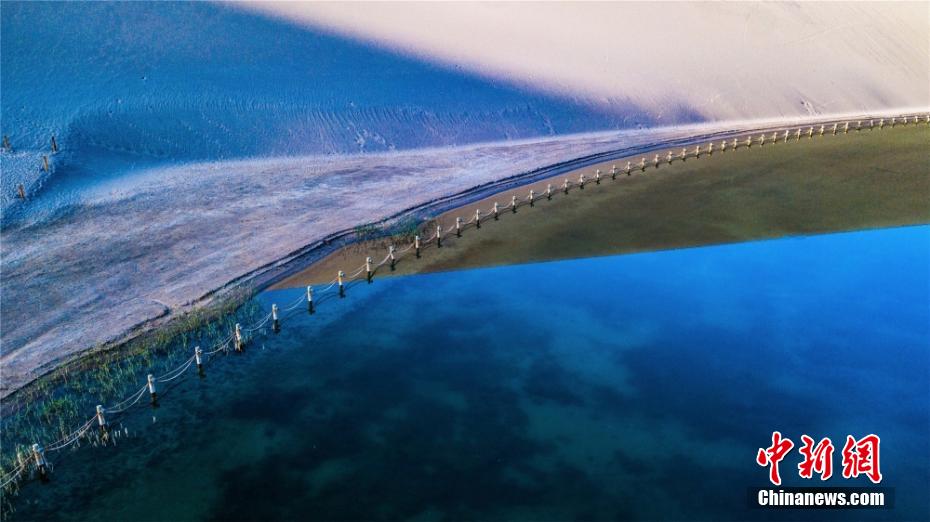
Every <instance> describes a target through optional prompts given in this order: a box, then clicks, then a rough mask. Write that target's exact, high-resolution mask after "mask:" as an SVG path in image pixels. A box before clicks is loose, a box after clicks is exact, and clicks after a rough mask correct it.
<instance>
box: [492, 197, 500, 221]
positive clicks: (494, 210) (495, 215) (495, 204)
mask: <svg viewBox="0 0 930 522" xmlns="http://www.w3.org/2000/svg"><path fill="white" fill-rule="evenodd" d="M498 209H499V207H498V206H497V201H495V202H494V208H493V212H494V221H497V218H498V216H499V214H498Z"/></svg>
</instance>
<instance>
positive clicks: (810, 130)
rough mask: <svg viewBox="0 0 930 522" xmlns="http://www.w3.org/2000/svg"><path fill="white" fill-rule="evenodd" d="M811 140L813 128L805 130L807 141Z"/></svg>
mask: <svg viewBox="0 0 930 522" xmlns="http://www.w3.org/2000/svg"><path fill="white" fill-rule="evenodd" d="M813 138H814V127H808V128H807V139H809V140H810V139H813Z"/></svg>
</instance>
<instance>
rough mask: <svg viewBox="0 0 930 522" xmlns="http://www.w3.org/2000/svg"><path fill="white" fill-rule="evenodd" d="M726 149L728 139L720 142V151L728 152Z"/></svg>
mask: <svg viewBox="0 0 930 522" xmlns="http://www.w3.org/2000/svg"><path fill="white" fill-rule="evenodd" d="M726 151H727V140H723V141H721V142H720V152H726Z"/></svg>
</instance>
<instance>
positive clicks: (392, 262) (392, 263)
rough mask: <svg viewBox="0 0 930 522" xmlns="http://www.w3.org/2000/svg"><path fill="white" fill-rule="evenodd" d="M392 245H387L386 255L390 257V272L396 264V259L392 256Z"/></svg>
mask: <svg viewBox="0 0 930 522" xmlns="http://www.w3.org/2000/svg"><path fill="white" fill-rule="evenodd" d="M394 250H396V249H395V248H394V245H391V246H389V247H388V257H389V258H390V259H391V272H393V271H394V268H395V267H396V266H397V259H396V258H395V257H394Z"/></svg>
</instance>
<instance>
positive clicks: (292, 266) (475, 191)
mask: <svg viewBox="0 0 930 522" xmlns="http://www.w3.org/2000/svg"><path fill="white" fill-rule="evenodd" d="M911 114H913V112H909V113H906V115H907V116H908V117H910V115H911ZM921 114H922V113H921ZM903 115H905V113H892V114H867V115H860V116H854V117H852V118H851V119H852V120H853V121H855V120H856V119H862V120H868V119H879V118H891V117H896V116H903ZM849 119H850V118H848V117H847V118H842V119H840V118H837V117H830V118H822V119H810V120H806V121H804V122H798V121H794V122H792V123H793V124H792V125H787V124H786V123H785V122H781V123H780V124H776V123H775V122H772V123H771V124H766V125H758V126H750V125H748V124H747V125H746V126H745V127H741V126H739V125H734V126H733V127H731V128H728V129H726V130H719V131H712V132H704V133H697V134H694V135H690V136H687V137H682V138H675V139H669V140H664V141H657V142H653V143H648V144H644V145H636V146H630V147H624V148H620V149H616V150H612V151H609V152H604V153H597V154H591V155H587V156H582V157H578V158H575V159H572V160H568V161H564V162H560V163H556V164H553V165H549V166H546V167H542V168H539V169H535V170H532V171H528V172H523V173H520V174H516V175H513V176H509V177H506V178H503V179H500V180H496V181H493V182H488V183H484V184H481V185H477V186H473V187H471V188H468V189H466V190H463V191H460V192H457V193H454V194H449V195H446V196H442V197H439V198H434V199H432V200H429V201H426V202H423V203H420V204H417V205H414V206H411V207H409V208H407V209H405V210H402V211H400V212H397V213H395V214H393V215H391V216H388V217H386V218H384V219H382V220H378V221H374V222H369V223H365V224H362V225H361V226H376V227H386V226H387V227H389V226H391V225H393V224H396V223H398V222H400V221H402V220H405V219H421V218H423V217H427V216H430V215H438V214H441V213H443V212H446V211H449V210H452V209H455V208H458V207H461V206H464V205H468V204H470V203H473V202H475V201H478V200H481V199H484V198H486V197H489V196H491V195H493V194H496V193H498V192H502V191H506V190H509V189H513V188H516V187H520V186H523V185H528V184H531V183H534V182H538V181H541V180H545V179H548V178H552V177H554V176H559V175H561V174H564V173H566V172H570V171H574V170H577V169H580V168H585V167H587V166H590V165H594V164H597V163H600V162H604V161H612V160H618V159H621V158H627V157H629V156H632V155H639V154H644V153H649V152H652V151H655V150H657V149H664V148H668V147H682V146H689V145H694V144H701V143H703V142H704V141H707V140H714V139H721V138H732V137H738V136H745V135H747V134H753V133H759V132H770V131H773V130H778V129H781V130H784V129H786V128H792V129H794V128H796V127H798V126H799V125H800V126H802V127H807V126H812V125H828V124H829V125H832V124H833V123H842V122H844V121H849ZM759 123H762V122H759ZM920 123H921V124H924V123H925V122H922V121H921V122H920ZM355 230H356V228H355V227H353V228H348V229H344V230H341V231H339V232H335V233H333V234H330V235H328V236H326V237H324V238H323V239H320V240H317V241H314V242H313V243H310V244H307V245H305V246H303V247H301V248H299V249H297V250H295V251H292V252H290V253H289V254H287V255H285V256H283V257H281V258H279V259H277V260H275V261H273V262H271V263H267V264H265V265H262V266H259V267H256V268H254V269H253V270H251V271H249V272H248V273H246V274H243V275H241V276H239V277H236V278H234V279H232V280H230V281H228V282H227V283H225V284H223V285H222V286H220V287H218V288H215V289H213V290H211V291H209V292H207V293H205V294H203V295H202V296H200V297H199V298H198V299H196V300H194V301H192V302H190V303H189V304H188V305H186V306H184V307H181V308H177V309H175V310H168V309H166V310H164V312H163V313H162V314H160V315H159V316H157V317H155V318H151V319H147V320H145V321H142V322H140V323H138V324H136V325H134V326H132V327H131V328H129V329H128V330H127V331H125V332H124V334H122V335H120V336H118V337H117V338H115V339H112V340H109V341H107V342H105V343H103V344H102V345H100V346H97V347H88V348H87V349H85V350H81V351H78V352H77V353H74V354H72V355H69V356H62V357H61V358H58V359H53V360H52V361H50V362H49V363H47V364H45V365H43V366H42V367H39V368H36V369H35V370H34V372H33V375H31V376H26V378H24V379H20V380H21V381H22V382H20V383H15V384H14V387H10V388H5V389H4V390H3V394H2V395H0V399H7V398H9V397H12V396H13V395H15V394H16V393H18V392H20V391H22V390H24V389H26V388H28V387H29V386H30V385H31V384H33V383H34V382H36V381H37V380H40V379H42V378H44V377H47V376H49V375H50V374H53V373H54V372H55V371H56V370H58V369H61V368H65V367H67V366H70V365H72V364H75V363H80V361H81V360H82V359H84V358H85V357H87V356H88V355H91V354H93V353H97V352H100V351H113V350H118V349H119V348H120V347H122V346H124V345H125V344H127V343H129V342H130V341H133V340H135V339H137V338H140V337H142V336H144V335H146V334H148V333H151V332H153V331H155V330H157V329H159V328H162V327H166V326H167V325H169V324H171V323H172V321H175V320H177V319H180V318H182V317H184V316H185V315H187V314H188V313H190V312H191V311H193V310H196V309H210V308H214V307H218V306H219V305H220V304H221V303H223V302H224V300H228V299H230V298H231V297H232V295H233V294H234V293H235V292H236V291H241V289H242V288H249V289H252V290H254V291H262V290H264V289H267V288H268V287H270V286H272V285H274V284H275V283H277V282H279V281H281V280H283V279H285V278H287V277H289V276H291V275H293V274H295V273H297V272H299V271H301V270H304V269H306V268H307V267H309V266H310V265H312V264H314V263H316V262H317V261H319V260H321V259H324V258H325V257H327V256H328V255H330V254H332V253H333V252H335V251H337V250H338V249H340V248H342V247H344V246H345V245H348V244H351V243H354V242H356V240H355V239H354V237H353V236H355Z"/></svg>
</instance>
